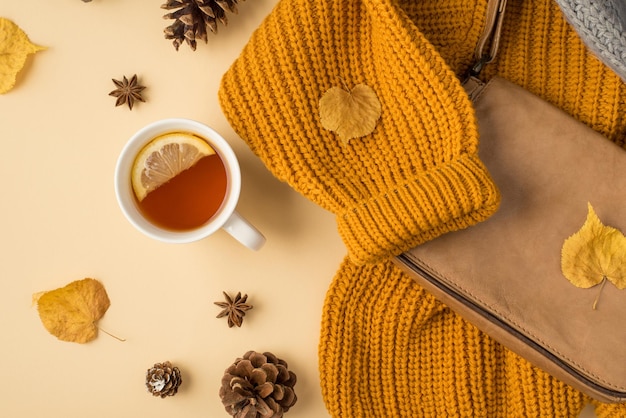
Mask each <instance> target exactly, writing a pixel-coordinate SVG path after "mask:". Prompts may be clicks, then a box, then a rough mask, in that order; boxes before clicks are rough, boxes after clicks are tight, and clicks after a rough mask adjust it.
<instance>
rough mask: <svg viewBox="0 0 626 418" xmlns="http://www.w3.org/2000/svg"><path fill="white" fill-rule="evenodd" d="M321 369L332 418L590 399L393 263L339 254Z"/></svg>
mask: <svg viewBox="0 0 626 418" xmlns="http://www.w3.org/2000/svg"><path fill="white" fill-rule="evenodd" d="M319 367H320V377H321V385H322V394H323V397H324V400H325V402H326V406H327V408H328V411H329V412H330V414H331V416H333V417H342V418H365V417H370V418H383V417H389V418H391V417H393V418H418V417H489V418H497V417H559V418H564V417H576V416H578V415H579V414H580V411H581V410H582V408H583V407H584V405H585V403H586V402H587V399H586V398H585V397H584V396H583V395H582V394H580V393H579V392H577V391H576V390H574V389H572V388H570V387H568V386H566V385H565V384H563V383H561V382H560V381H558V380H557V379H554V378H552V377H550V376H549V375H547V374H546V373H545V372H543V371H541V370H539V369H537V368H535V367H533V366H531V365H530V364H528V362H526V361H525V360H523V359H521V358H519V357H518V356H517V355H515V354H513V353H511V352H510V351H508V350H505V349H504V348H503V347H502V346H501V345H499V344H497V343H495V342H494V341H493V340H491V339H490V338H488V337H487V336H486V335H485V334H483V333H481V332H480V331H478V330H477V329H476V328H475V327H474V326H472V325H471V324H469V323H467V322H466V321H464V320H463V319H461V318H460V317H459V316H458V315H456V314H454V313H453V312H452V311H451V310H450V309H449V308H447V307H446V306H444V305H443V304H442V303H440V302H438V301H437V300H436V299H435V298H434V297H433V296H431V295H430V294H429V293H427V292H425V291H424V290H423V289H422V288H421V287H420V286H418V285H417V284H415V282H414V281H413V280H411V279H410V278H408V277H407V276H406V275H405V274H403V273H402V272H401V271H400V270H399V269H398V268H397V267H395V265H393V264H392V263H391V262H383V263H379V264H376V265H365V266H356V265H354V264H352V263H351V262H350V261H349V260H345V261H344V263H343V265H342V266H341V268H340V270H339V272H338V273H337V275H336V277H335V280H334V281H333V283H332V285H331V287H330V289H329V290H328V293H327V296H326V302H325V307H324V314H323V319H322V332H321V341H320V346H319Z"/></svg>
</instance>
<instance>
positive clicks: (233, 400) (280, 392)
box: [219, 351, 298, 418]
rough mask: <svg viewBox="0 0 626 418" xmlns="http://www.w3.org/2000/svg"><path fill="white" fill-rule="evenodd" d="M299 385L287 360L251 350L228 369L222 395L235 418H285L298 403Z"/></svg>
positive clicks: (223, 381)
mask: <svg viewBox="0 0 626 418" xmlns="http://www.w3.org/2000/svg"><path fill="white" fill-rule="evenodd" d="M295 384H296V375H295V374H294V373H293V372H292V371H289V370H288V369H287V363H286V362H285V361H284V360H281V359H279V358H278V357H276V356H275V355H274V354H272V353H263V354H260V353H257V352H254V351H248V352H247V353H246V354H244V356H243V358H238V359H237V360H235V362H234V363H233V364H232V365H231V366H230V367H228V368H227V369H226V371H225V372H224V377H222V386H221V387H220V392H219V393H220V398H221V399H222V403H223V404H224V407H225V408H226V412H228V413H229V414H230V415H232V416H233V417H235V418H281V417H282V416H283V413H285V412H287V411H289V408H291V407H292V406H293V405H294V404H295V403H296V401H297V400H298V399H297V397H296V393H295V392H294V386H295Z"/></svg>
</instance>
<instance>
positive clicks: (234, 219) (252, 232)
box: [222, 211, 265, 251]
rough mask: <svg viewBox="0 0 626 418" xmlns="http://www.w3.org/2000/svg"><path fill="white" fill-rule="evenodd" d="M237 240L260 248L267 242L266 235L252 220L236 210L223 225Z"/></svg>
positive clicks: (254, 247)
mask: <svg viewBox="0 0 626 418" xmlns="http://www.w3.org/2000/svg"><path fill="white" fill-rule="evenodd" d="M222 229H224V230H225V231H226V232H228V233H229V234H230V235H231V236H232V237H233V238H235V239H236V240H237V241H239V242H240V243H242V244H243V245H245V246H246V247H248V248H250V249H251V250H255V251H256V250H259V249H260V248H261V247H262V246H263V244H265V237H264V236H263V234H261V233H260V232H259V230H258V229H256V228H255V227H254V226H252V224H251V223H250V222H248V221H247V220H246V219H244V218H243V217H242V216H241V215H240V214H239V213H237V211H234V212H233V213H232V215H230V218H228V220H227V221H226V223H225V224H224V226H222Z"/></svg>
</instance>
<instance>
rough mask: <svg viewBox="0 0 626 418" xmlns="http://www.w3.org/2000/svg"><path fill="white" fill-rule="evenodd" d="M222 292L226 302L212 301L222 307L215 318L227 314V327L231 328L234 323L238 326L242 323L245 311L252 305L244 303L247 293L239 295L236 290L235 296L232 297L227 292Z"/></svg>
mask: <svg viewBox="0 0 626 418" xmlns="http://www.w3.org/2000/svg"><path fill="white" fill-rule="evenodd" d="M222 293H224V297H225V298H226V302H214V303H215V304H216V305H217V306H219V307H220V308H222V312H220V313H219V314H218V315H217V316H216V318H223V317H225V316H228V327H229V328H232V327H233V326H235V325H237V326H238V327H240V326H241V324H242V323H243V317H244V316H246V311H248V310H250V309H252V305H250V304H248V303H246V301H247V300H248V295H243V296H241V292H238V293H237V296H235V298H234V299H233V298H231V297H230V296H229V295H228V293H226V292H222Z"/></svg>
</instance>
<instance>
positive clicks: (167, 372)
mask: <svg viewBox="0 0 626 418" xmlns="http://www.w3.org/2000/svg"><path fill="white" fill-rule="evenodd" d="M181 383H183V380H182V379H181V376H180V370H178V367H172V363H170V362H169V361H166V362H164V363H156V364H155V365H154V366H152V367H151V368H149V369H148V372H147V373H146V387H147V388H148V392H150V393H152V395H153V396H160V397H161V398H165V397H166V396H174V395H176V392H178V387H179V386H180V384H181Z"/></svg>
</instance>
